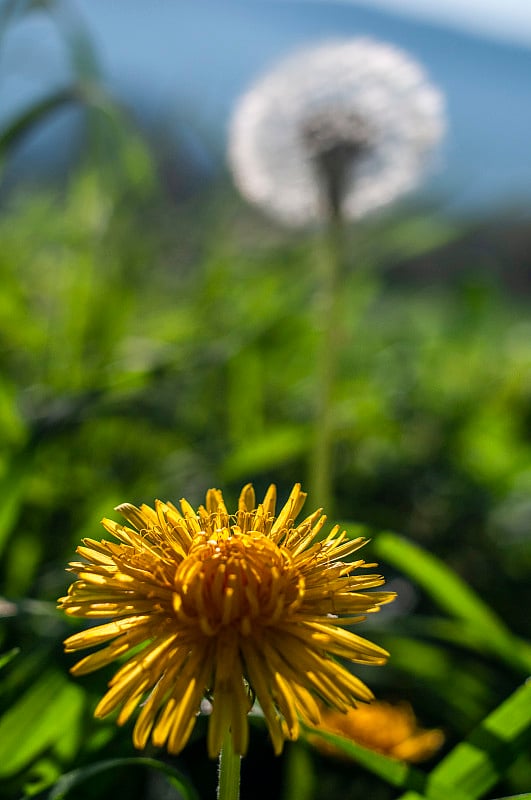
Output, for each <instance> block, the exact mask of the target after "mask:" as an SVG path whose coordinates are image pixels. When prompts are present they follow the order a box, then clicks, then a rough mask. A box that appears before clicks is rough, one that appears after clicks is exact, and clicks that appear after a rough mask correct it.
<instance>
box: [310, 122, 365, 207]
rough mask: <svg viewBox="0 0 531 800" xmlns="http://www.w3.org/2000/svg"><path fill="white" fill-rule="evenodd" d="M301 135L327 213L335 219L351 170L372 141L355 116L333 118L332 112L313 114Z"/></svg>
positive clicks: (363, 123)
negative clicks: (326, 206) (318, 181)
mask: <svg viewBox="0 0 531 800" xmlns="http://www.w3.org/2000/svg"><path fill="white" fill-rule="evenodd" d="M302 135H303V142H304V144H305V146H306V148H307V151H308V153H309V155H310V157H311V159H312V161H313V163H314V165H315V168H316V170H317V177H318V179H319V180H320V182H321V184H322V188H323V190H324V193H325V197H326V202H327V205H328V211H329V212H330V213H331V214H332V215H333V216H338V215H340V213H341V205H342V202H343V198H344V195H345V192H346V189H347V186H348V183H349V178H350V176H351V171H352V168H353V166H355V164H356V162H357V161H358V160H359V159H360V158H362V157H363V156H364V155H365V154H366V153H367V151H368V150H369V149H370V146H371V141H372V139H373V138H374V137H373V136H372V135H371V131H370V130H369V127H368V125H367V123H366V122H365V121H364V120H363V119H362V117H360V116H359V115H358V114H351V115H345V114H337V112H334V111H333V110H325V111H321V112H319V113H315V114H313V115H312V116H311V117H310V118H309V119H308V120H307V121H306V122H305V124H304V125H303V131H302Z"/></svg>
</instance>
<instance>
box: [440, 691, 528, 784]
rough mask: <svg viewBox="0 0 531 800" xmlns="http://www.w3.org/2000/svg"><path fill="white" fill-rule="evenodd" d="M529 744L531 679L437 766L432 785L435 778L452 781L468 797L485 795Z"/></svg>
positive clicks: (441, 781)
mask: <svg viewBox="0 0 531 800" xmlns="http://www.w3.org/2000/svg"><path fill="white" fill-rule="evenodd" d="M530 745H531V681H528V682H527V683H526V684H524V685H523V686H521V687H520V688H519V689H517V690H516V692H514V694H512V695H511V697H509V699H508V700H506V701H505V702H504V703H502V704H501V705H500V706H498V708H496V709H495V710H494V711H493V712H492V713H491V714H489V716H488V717H486V719H484V720H483V722H482V723H481V724H480V725H478V727H477V728H476V729H475V730H474V731H473V732H472V733H471V735H470V736H469V737H468V738H467V739H466V740H465V741H464V742H461V743H460V744H458V745H457V746H456V747H455V748H454V749H453V750H452V751H451V752H450V753H449V754H448V755H447V756H446V757H445V758H444V759H443V760H442V761H441V762H440V764H438V765H437V766H436V767H435V769H434V770H433V771H432V772H431V774H430V777H429V785H431V782H432V781H433V782H434V783H437V784H440V783H445V782H447V783H448V784H450V783H451V782H453V783H454V784H455V785H457V786H459V787H460V789H461V790H462V791H464V792H465V793H466V794H467V795H468V797H470V798H479V797H482V796H483V794H484V793H485V792H487V791H488V790H489V789H491V788H492V787H493V786H495V785H496V784H497V783H498V782H499V781H500V779H501V778H502V777H503V775H504V774H505V772H506V770H507V769H508V767H509V766H510V765H511V764H512V763H513V761H514V760H515V759H516V758H517V757H518V756H519V755H520V754H521V753H523V752H526V750H527V749H528V748H529V746H530ZM430 796H431V795H430Z"/></svg>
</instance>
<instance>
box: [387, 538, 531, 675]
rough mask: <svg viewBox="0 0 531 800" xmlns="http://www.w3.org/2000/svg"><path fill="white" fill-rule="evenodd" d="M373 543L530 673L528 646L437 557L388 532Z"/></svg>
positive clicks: (487, 644) (500, 652) (493, 646)
mask: <svg viewBox="0 0 531 800" xmlns="http://www.w3.org/2000/svg"><path fill="white" fill-rule="evenodd" d="M372 546H373V550H374V552H375V553H376V556H377V557H378V558H379V559H382V560H384V561H387V562H388V563H389V564H392V566H394V567H396V568H397V569H399V570H400V571H401V572H403V573H404V574H405V575H407V576H408V577H410V578H411V579H412V580H413V581H414V582H415V583H416V584H417V585H418V586H421V587H422V588H423V589H424V590H425V591H426V592H427V594H428V595H429V596H430V597H431V598H432V599H433V600H434V601H435V602H436V603H437V604H438V605H439V606H440V607H441V608H442V609H444V610H445V611H447V612H448V613H449V614H452V615H453V616H455V617H457V618H458V619H462V620H463V621H465V622H467V623H469V624H470V625H472V626H474V628H475V630H476V632H477V634H479V635H480V636H481V638H482V642H483V644H484V646H485V647H486V648H488V650H490V651H491V652H495V653H497V655H498V656H499V657H501V658H502V659H503V660H504V661H506V662H507V663H509V664H511V665H512V666H517V667H518V668H519V669H521V670H523V671H524V672H525V673H526V674H529V670H530V669H531V648H530V647H529V645H528V644H527V643H526V642H521V641H520V640H519V639H517V637H515V636H514V635H513V634H512V633H511V632H510V631H509V629H508V628H507V627H506V626H505V625H504V623H503V621H502V620H501V619H500V618H499V617H498V616H497V615H496V614H495V613H494V611H492V610H491V609H490V608H489V607H488V606H487V605H486V603H484V602H483V600H481V598H479V597H478V596H477V595H476V593H475V592H474V591H473V590H472V589H471V588H470V587H469V586H468V585H467V584H466V583H465V582H464V581H463V580H462V579H461V578H460V577H459V576H458V575H456V573H455V572H454V571H453V570H451V569H450V568H449V567H447V566H446V565H445V564H444V563H443V562H442V561H441V560H440V559H438V558H436V557H435V556H433V555H432V554H431V553H428V552H426V551H425V550H423V549H422V548H421V547H419V546H418V545H417V544H413V542H410V541H408V540H407V539H405V538H403V537H402V536H398V535H397V534H395V533H390V532H385V533H380V534H378V535H377V536H376V537H375V539H374V540H373V543H372Z"/></svg>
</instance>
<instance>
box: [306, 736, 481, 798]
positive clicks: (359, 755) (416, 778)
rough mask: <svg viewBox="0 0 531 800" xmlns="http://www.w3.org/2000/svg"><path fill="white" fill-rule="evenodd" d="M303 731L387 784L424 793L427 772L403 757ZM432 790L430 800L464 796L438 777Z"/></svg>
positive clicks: (346, 740) (337, 737)
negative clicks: (400, 759) (336, 750)
mask: <svg viewBox="0 0 531 800" xmlns="http://www.w3.org/2000/svg"><path fill="white" fill-rule="evenodd" d="M305 732H306V735H307V737H309V739H310V741H311V737H314V736H319V737H320V738H322V739H323V740H324V741H325V742H328V743H330V744H332V745H334V747H336V748H338V749H339V750H341V751H342V752H343V753H345V755H347V756H350V758H352V759H353V760H354V761H356V763H358V764H359V765H360V766H362V767H364V768H365V769H367V770H369V772H372V773H373V774H374V775H377V776H378V777H379V778H382V779H383V780H384V781H386V782H387V783H389V784H391V786H396V787H398V788H404V789H408V790H412V791H413V792H414V793H418V795H416V794H415V796H420V797H422V796H424V794H425V790H426V786H427V781H428V777H429V776H427V775H426V773H424V772H422V771H421V770H420V769H417V768H416V767H412V766H411V765H410V764H406V762H405V761H399V760H398V759H394V758H389V757H388V756H386V755H383V754H382V753H377V752H375V751H374V750H369V749H368V748H366V747H362V746H361V745H359V744H357V743H356V742H354V741H352V739H346V738H344V737H343V736H338V735H337V734H335V733H330V732H329V731H324V730H319V729H318V728H307V727H305ZM432 791H433V794H431V795H430V798H433V800H448V798H449V797H451V798H452V800H468V795H467V794H466V793H464V792H461V791H460V789H455V788H454V786H453V784H452V783H449V784H448V785H445V784H444V783H443V782H442V781H441V780H437V781H434V782H433V786H432Z"/></svg>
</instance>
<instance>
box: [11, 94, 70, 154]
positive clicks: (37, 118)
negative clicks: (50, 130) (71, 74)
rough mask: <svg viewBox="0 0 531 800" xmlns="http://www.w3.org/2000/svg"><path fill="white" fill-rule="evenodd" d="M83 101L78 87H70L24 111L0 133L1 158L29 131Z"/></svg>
mask: <svg viewBox="0 0 531 800" xmlns="http://www.w3.org/2000/svg"><path fill="white" fill-rule="evenodd" d="M80 100H81V95H80V91H79V89H78V88H77V87H71V86H68V87H66V88H64V89H59V90H55V91H53V92H51V93H50V94H49V95H47V96H46V97H44V98H42V99H41V100H39V101H37V102H36V103H34V104H33V105H31V106H30V107H29V108H27V109H25V110H24V111H22V112H21V113H20V114H19V115H18V116H17V117H16V118H15V119H14V121H13V122H11V123H10V124H9V125H8V126H7V128H6V129H5V130H4V131H2V132H1V133H0V157H2V156H4V155H5V153H6V152H8V151H9V150H10V149H11V148H13V147H14V146H15V145H16V144H17V143H18V142H19V141H20V140H21V139H22V138H23V137H24V136H25V135H26V134H27V133H29V131H30V130H31V129H32V128H33V127H34V126H35V125H37V124H39V123H40V122H42V121H43V120H44V119H46V117H48V116H49V115H50V114H52V113H53V112H54V111H57V110H58V109H59V108H62V107H63V106H64V105H68V104H69V103H73V102H79V101H80Z"/></svg>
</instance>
